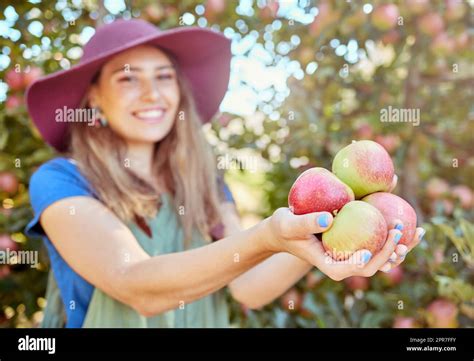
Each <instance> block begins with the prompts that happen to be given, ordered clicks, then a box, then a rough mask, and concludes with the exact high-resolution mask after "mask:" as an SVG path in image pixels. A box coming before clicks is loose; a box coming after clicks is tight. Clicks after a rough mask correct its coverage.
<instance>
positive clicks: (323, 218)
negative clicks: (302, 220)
mask: <svg viewBox="0 0 474 361" xmlns="http://www.w3.org/2000/svg"><path fill="white" fill-rule="evenodd" d="M318 224H319V225H320V226H321V227H327V226H328V225H329V217H328V215H327V214H323V215H322V216H319V218H318Z"/></svg>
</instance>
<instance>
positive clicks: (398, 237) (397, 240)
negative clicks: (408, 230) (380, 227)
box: [393, 233, 402, 244]
mask: <svg viewBox="0 0 474 361" xmlns="http://www.w3.org/2000/svg"><path fill="white" fill-rule="evenodd" d="M400 238H402V234H401V233H397V234H396V235H395V237H394V238H393V240H394V241H395V244H398V242H400Z"/></svg>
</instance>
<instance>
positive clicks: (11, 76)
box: [5, 69, 23, 90]
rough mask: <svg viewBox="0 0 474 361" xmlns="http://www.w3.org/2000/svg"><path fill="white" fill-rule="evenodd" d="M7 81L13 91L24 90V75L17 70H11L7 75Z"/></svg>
mask: <svg viewBox="0 0 474 361" xmlns="http://www.w3.org/2000/svg"><path fill="white" fill-rule="evenodd" d="M5 81H6V83H7V85H8V87H9V88H10V89H11V90H21V89H23V73H22V72H20V71H18V72H17V71H15V69H10V70H9V71H8V72H7V73H6V74H5Z"/></svg>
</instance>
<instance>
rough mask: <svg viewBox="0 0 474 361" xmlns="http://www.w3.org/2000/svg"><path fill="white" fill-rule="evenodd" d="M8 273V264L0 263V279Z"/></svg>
mask: <svg viewBox="0 0 474 361" xmlns="http://www.w3.org/2000/svg"><path fill="white" fill-rule="evenodd" d="M9 275H10V266H9V265H0V280H1V279H3V278H6V277H8V276H9Z"/></svg>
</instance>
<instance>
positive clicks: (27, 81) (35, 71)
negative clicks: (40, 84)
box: [23, 66, 43, 88]
mask: <svg viewBox="0 0 474 361" xmlns="http://www.w3.org/2000/svg"><path fill="white" fill-rule="evenodd" d="M42 75H43V70H42V69H41V68H38V67H36V66H32V67H30V70H29V71H28V72H25V73H24V74H23V86H24V87H25V88H28V86H30V85H31V84H33V82H34V81H35V80H37V79H39V78H40V77H41V76H42Z"/></svg>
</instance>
